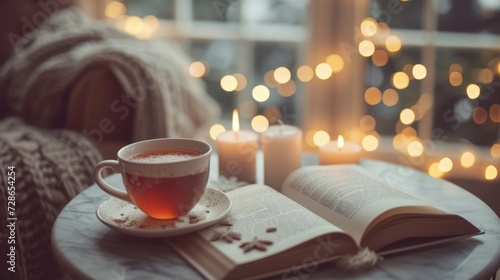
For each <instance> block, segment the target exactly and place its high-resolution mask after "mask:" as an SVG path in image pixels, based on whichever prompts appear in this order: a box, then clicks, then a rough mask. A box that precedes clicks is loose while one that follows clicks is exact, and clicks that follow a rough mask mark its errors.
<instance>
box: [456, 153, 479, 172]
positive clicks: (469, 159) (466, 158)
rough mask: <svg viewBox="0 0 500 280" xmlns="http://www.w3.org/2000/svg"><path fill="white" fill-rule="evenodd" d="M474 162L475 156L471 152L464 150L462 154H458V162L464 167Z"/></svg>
mask: <svg viewBox="0 0 500 280" xmlns="http://www.w3.org/2000/svg"><path fill="white" fill-rule="evenodd" d="M474 162H476V157H475V156H474V154H473V153H471V152H464V153H463V154H462V156H460V164H462V166H463V167H465V168H469V167H471V166H473V165H474Z"/></svg>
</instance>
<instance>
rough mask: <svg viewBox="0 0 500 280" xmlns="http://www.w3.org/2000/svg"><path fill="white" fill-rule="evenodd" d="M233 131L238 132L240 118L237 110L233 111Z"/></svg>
mask: <svg viewBox="0 0 500 280" xmlns="http://www.w3.org/2000/svg"><path fill="white" fill-rule="evenodd" d="M232 127H233V131H235V132H238V131H240V117H239V116H238V110H236V109H234V110H233V126H232Z"/></svg>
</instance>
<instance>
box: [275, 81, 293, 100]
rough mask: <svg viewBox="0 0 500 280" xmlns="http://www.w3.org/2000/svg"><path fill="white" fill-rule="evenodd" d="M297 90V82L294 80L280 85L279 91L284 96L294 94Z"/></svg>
mask: <svg viewBox="0 0 500 280" xmlns="http://www.w3.org/2000/svg"><path fill="white" fill-rule="evenodd" d="M296 90H297V84H295V82H294V81H293V80H290V81H288V83H286V84H281V85H279V86H278V93H279V94H280V95H281V96H283V97H289V96H292V95H293V94H294V93H295V91H296Z"/></svg>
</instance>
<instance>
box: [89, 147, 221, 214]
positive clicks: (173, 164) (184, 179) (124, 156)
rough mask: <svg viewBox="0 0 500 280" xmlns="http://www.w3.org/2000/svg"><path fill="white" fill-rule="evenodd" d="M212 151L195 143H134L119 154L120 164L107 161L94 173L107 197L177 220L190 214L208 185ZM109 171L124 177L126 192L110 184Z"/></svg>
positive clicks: (100, 164)
mask: <svg viewBox="0 0 500 280" xmlns="http://www.w3.org/2000/svg"><path fill="white" fill-rule="evenodd" d="M211 152H212V147H211V146H210V145H209V144H207V143H205V142H203V141H198V140H194V139H185V138H161V139H153V140H145V141H141V142H136V143H132V144H130V145H127V146H125V147H123V148H121V149H120V150H119V151H118V155H117V157H118V160H117V161H116V160H104V161H101V162H99V163H98V164H97V166H96V167H95V169H94V179H95V181H96V183H97V185H98V186H99V187H100V188H101V189H102V190H103V191H105V192H106V193H108V194H110V195H112V196H114V197H116V198H119V199H122V200H125V201H128V202H130V203H133V204H135V205H136V206H137V207H138V208H139V209H141V210H142V211H143V212H144V213H146V214H147V215H148V216H150V217H152V218H156V219H173V218H177V217H180V216H182V215H185V214H187V213H188V212H189V211H191V209H193V208H194V206H196V204H197V203H198V201H199V200H200V198H201V197H202V195H203V193H204V191H205V187H206V185H207V182H208V175H209V169H210V154H211ZM105 168H112V169H113V171H114V172H117V173H121V174H122V177H123V183H124V185H125V188H126V190H127V191H126V192H124V191H121V190H118V189H116V188H114V187H112V186H110V185H109V184H108V183H106V182H105V181H104V180H103V178H102V175H101V171H102V170H103V169H105Z"/></svg>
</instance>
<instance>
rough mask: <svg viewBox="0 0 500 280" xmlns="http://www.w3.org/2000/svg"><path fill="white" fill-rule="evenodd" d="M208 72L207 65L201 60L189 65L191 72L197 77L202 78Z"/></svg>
mask: <svg viewBox="0 0 500 280" xmlns="http://www.w3.org/2000/svg"><path fill="white" fill-rule="evenodd" d="M206 73H207V67H206V66H205V63H203V62H201V61H195V62H193V63H191V65H189V74H191V76H193V77H195V78H201V77H203V76H205V74H206Z"/></svg>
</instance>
